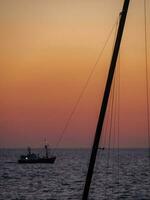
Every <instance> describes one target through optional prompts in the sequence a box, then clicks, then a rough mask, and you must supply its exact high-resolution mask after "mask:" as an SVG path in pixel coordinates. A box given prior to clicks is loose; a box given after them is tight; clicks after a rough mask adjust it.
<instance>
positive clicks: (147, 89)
mask: <svg viewBox="0 0 150 200" xmlns="http://www.w3.org/2000/svg"><path fill="white" fill-rule="evenodd" d="M144 32H145V68H146V69H145V70H146V71H145V72H146V103H147V132H148V152H149V164H150V116H149V81H148V78H149V77H148V47H147V42H148V41H147V12H146V0H144Z"/></svg>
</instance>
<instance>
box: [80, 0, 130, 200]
mask: <svg viewBox="0 0 150 200" xmlns="http://www.w3.org/2000/svg"><path fill="white" fill-rule="evenodd" d="M129 3H130V0H124V4H123V8H122V12H121V13H120V22H119V27H118V33H117V37H116V42H115V46H114V51H113V55H112V59H111V63H110V68H109V73H108V77H107V82H106V86H105V91H104V96H103V100H102V105H101V110H100V114H99V118H98V123H97V128H96V133H95V138H94V142H93V147H92V152H91V157H90V163H89V168H88V172H87V176H86V182H85V186H84V191H83V196H82V200H87V199H88V195H89V190H90V185H91V181H92V176H93V170H94V166H95V161H96V155H97V151H98V146H99V141H100V137H101V134H102V128H103V123H104V118H105V113H106V109H107V104H108V100H109V95H110V90H111V85H112V81H113V77H114V72H115V68H116V62H117V58H118V53H119V48H120V43H121V39H122V34H123V30H124V26H125V21H126V16H127V12H128V7H129Z"/></svg>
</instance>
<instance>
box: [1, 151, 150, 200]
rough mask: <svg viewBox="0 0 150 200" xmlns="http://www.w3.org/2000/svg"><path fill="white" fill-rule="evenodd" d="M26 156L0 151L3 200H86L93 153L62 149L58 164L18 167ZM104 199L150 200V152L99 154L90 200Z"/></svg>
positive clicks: (108, 152) (14, 152) (59, 152)
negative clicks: (89, 164) (84, 197)
mask: <svg viewBox="0 0 150 200" xmlns="http://www.w3.org/2000/svg"><path fill="white" fill-rule="evenodd" d="M34 152H36V153H40V152H41V150H40V149H36V150H34ZM24 153H25V150H17V149H13V150H8V149H0V200H9V199H11V200H69V199H71V200H80V199H82V193H83V188H84V182H85V176H86V173H87V167H88V162H89V154H90V150H88V149H78V150H75V149H68V150H66V149H59V150H56V151H55V152H54V154H55V155H56V156H57V159H56V161H55V163H54V164H24V165H23V164H18V163H17V159H18V158H19V156H20V154H24ZM104 199H105V200H106V199H109V200H118V199H120V200H123V199H125V200H150V163H149V158H148V151H147V150H146V149H134V150H133V149H126V150H125V149H124V150H123V149H122V150H120V151H119V152H118V151H117V150H110V151H108V150H104V151H101V150H100V151H99V152H98V156H97V161H96V167H95V171H94V175H93V179H92V185H91V189H90V194H89V200H104Z"/></svg>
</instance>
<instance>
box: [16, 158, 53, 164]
mask: <svg viewBox="0 0 150 200" xmlns="http://www.w3.org/2000/svg"><path fill="white" fill-rule="evenodd" d="M55 160H56V157H55V156H54V157H51V158H38V159H27V160H26V159H19V160H18V163H19V164H32V163H49V164H53V163H54V162H55Z"/></svg>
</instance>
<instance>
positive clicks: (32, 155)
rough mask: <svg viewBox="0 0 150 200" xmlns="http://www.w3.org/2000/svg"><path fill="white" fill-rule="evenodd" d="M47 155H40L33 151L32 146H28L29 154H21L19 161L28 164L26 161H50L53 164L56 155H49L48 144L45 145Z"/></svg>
mask: <svg viewBox="0 0 150 200" xmlns="http://www.w3.org/2000/svg"><path fill="white" fill-rule="evenodd" d="M44 147H45V156H44V157H40V156H39V154H35V153H31V148H30V147H28V149H27V151H28V152H27V154H26V155H21V156H20V158H19V160H18V163H20V164H26V163H50V164H53V163H54V162H55V160H56V156H51V157H49V155H48V145H45V146H44Z"/></svg>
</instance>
